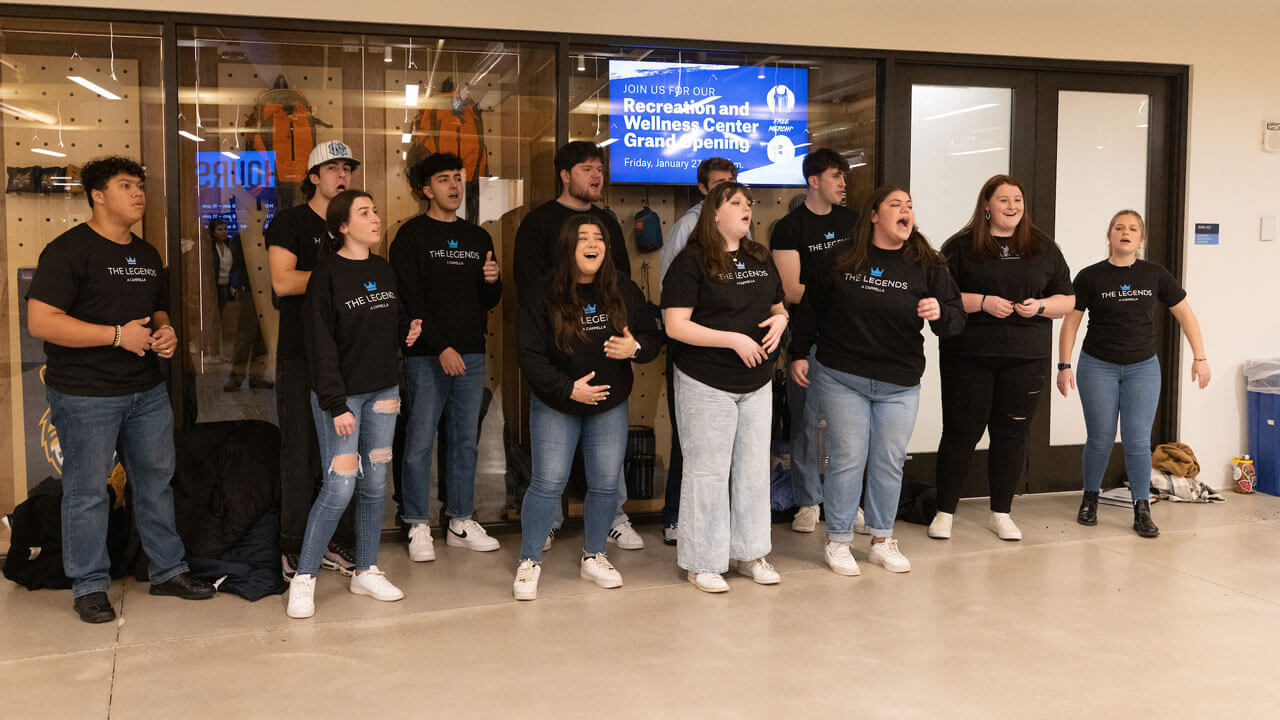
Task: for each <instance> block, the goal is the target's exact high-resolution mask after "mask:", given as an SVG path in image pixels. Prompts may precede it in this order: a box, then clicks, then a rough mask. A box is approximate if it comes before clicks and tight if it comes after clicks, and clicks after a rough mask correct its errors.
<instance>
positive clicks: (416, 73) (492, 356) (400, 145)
mask: <svg viewBox="0 0 1280 720" xmlns="http://www.w3.org/2000/svg"><path fill="white" fill-rule="evenodd" d="M472 55H474V53H441V57H440V58H439V60H438V62H435V63H430V62H428V61H427V58H428V57H431V54H430V53H428V52H423V53H422V54H421V56H420V57H419V61H420V62H418V63H417V64H418V65H419V66H420V67H419V68H417V69H412V68H410V69H406V68H404V67H399V68H390V69H388V70H387V71H386V73H385V75H384V83H385V84H384V85H383V87H385V88H386V92H387V97H388V98H391V99H392V104H391V107H390V108H389V109H388V110H387V132H388V133H389V135H388V137H387V142H386V144H385V145H386V150H385V152H386V167H387V174H388V176H389V181H388V183H387V198H386V200H385V201H384V202H381V203H379V206H380V209H381V210H382V213H383V220H384V222H385V223H386V225H387V226H388V227H389V228H390V229H389V230H388V231H387V233H386V240H387V242H388V243H390V241H392V240H394V239H395V236H396V233H397V232H398V231H399V230H400V226H401V225H403V224H404V223H405V222H406V221H407V220H409V219H410V218H412V217H414V216H415V215H420V214H422V213H424V212H426V211H427V206H428V204H427V201H425V200H421V199H419V198H417V197H415V196H414V194H413V192H412V190H411V189H410V187H409V179H408V176H407V173H408V167H407V159H408V158H407V155H408V151H409V144H408V143H405V142H403V139H404V138H403V136H404V135H405V134H409V135H410V136H412V135H413V132H414V128H415V121H416V119H417V116H418V112H419V111H420V110H423V109H435V108H444V107H448V106H449V105H450V103H451V102H452V95H451V93H444V92H442V91H441V85H442V84H443V82H444V79H445V78H449V79H451V80H453V81H454V82H459V79H457V78H459V77H461V76H458V74H457V65H458V62H459V57H460V56H461V61H462V62H463V64H464V67H465V66H469V65H471V64H472V63H473V62H474V61H475V60H474V58H473V57H471V56H472ZM432 64H435V65H436V66H437V70H436V72H435V73H434V75H433V73H432V72H431V71H430V70H429V69H424V68H429V67H430V66H431V65H432ZM510 64H511V65H512V68H511V69H514V66H515V63H514V62H511V63H510ZM442 68H448V70H442ZM506 69H507V68H504V67H503V65H502V64H500V65H499V66H498V67H497V68H495V69H494V70H492V71H491V72H490V73H488V74H487V78H488V79H487V80H482V81H481V83H480V85H479V86H476V87H471V88H469V89H468V94H467V97H468V98H469V99H470V100H472V101H474V102H475V103H476V106H477V108H478V109H479V111H480V114H481V117H482V118H483V123H484V147H485V154H486V157H487V161H488V166H489V172H490V173H493V174H494V175H497V174H499V173H498V168H499V167H502V166H503V164H504V161H505V164H506V165H507V166H515V167H518V163H519V158H503V157H501V155H500V153H501V152H502V149H503V147H504V143H502V142H499V140H498V139H499V138H502V137H503V131H504V128H505V127H506V126H507V125H508V124H510V125H512V126H514V128H518V127H519V122H518V119H517V113H518V110H517V108H515V107H514V105H515V103H514V94H512V95H511V96H512V103H511V107H495V106H494V105H493V104H492V103H493V102H497V101H499V100H500V97H501V95H502V93H499V92H495V91H494V88H495V86H501V85H502V84H503V82H504V79H503V76H504V70H506ZM406 84H412V85H418V86H419V87H420V88H421V90H420V94H419V96H418V102H417V104H416V105H415V106H414V107H412V108H406V107H405V105H404V97H405V94H404V88H405V85H406ZM513 84H514V83H513ZM515 133H516V130H514V129H513V130H512V131H511V134H513V135H514V134H515ZM516 145H519V143H516ZM464 176H465V171H464ZM467 180H468V181H470V180H471V178H469V177H468V178H467ZM494 182H498V183H503V184H504V186H505V184H507V183H510V182H512V181H511V180H499V179H496V178H495V179H493V180H486V179H481V180H480V183H481V185H482V186H484V185H488V184H491V183H494ZM484 190H485V191H486V192H483V193H481V198H480V212H479V218H478V220H477V218H468V219H469V220H471V221H472V222H477V221H478V222H479V224H480V227H482V228H484V229H485V230H486V231H487V232H488V233H489V235H490V237H492V238H493V250H494V259H495V260H497V261H498V264H499V265H503V264H504V263H503V253H502V251H503V248H504V247H505V245H506V243H504V242H502V240H503V238H502V224H501V222H500V219H501V217H502V215H503V214H504V213H505V212H506V210H508V209H509V208H507V207H506V205H507V203H503V202H501V196H502V194H501V193H492V192H488V190H489V188H488V187H484ZM464 191H468V192H469V191H470V188H465V189H464ZM495 205H496V206H497V207H495ZM466 209H467V203H466V201H465V200H464V202H463V206H462V208H460V209H459V214H460V215H463V216H465V215H466ZM502 282H503V286H504V287H503V292H504V293H505V292H514V288H515V281H514V280H513V279H511V278H509V277H505V276H504V277H503V278H502ZM502 319H503V315H502V304H501V303H499V304H498V305H497V306H496V307H494V308H493V309H492V310H490V311H489V317H488V327H487V329H486V331H485V383H486V384H487V385H488V387H489V388H490V389H491V390H494V391H496V390H497V388H498V387H499V385H500V384H501V383H502Z"/></svg>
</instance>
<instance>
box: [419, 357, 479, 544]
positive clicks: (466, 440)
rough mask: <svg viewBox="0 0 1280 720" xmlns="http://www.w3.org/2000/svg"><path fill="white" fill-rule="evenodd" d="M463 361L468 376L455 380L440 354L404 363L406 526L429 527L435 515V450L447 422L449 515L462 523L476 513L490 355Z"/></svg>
mask: <svg viewBox="0 0 1280 720" xmlns="http://www.w3.org/2000/svg"><path fill="white" fill-rule="evenodd" d="M462 361H463V362H464V363H466V365H467V371H466V372H465V373H463V374H462V375H458V376H456V377H455V376H453V375H450V374H448V373H446V372H445V371H444V368H443V367H441V366H440V357H439V356H438V355H432V356H414V355H410V356H407V357H405V359H404V376H405V377H404V379H405V391H406V395H407V397H406V401H407V402H406V403H405V404H406V406H407V407H406V410H407V418H406V419H407V422H406V423H405V438H404V464H403V466H402V472H401V494H402V496H403V499H404V513H403V517H404V521H405V522H406V523H423V524H426V523H428V522H429V518H430V516H431V449H432V447H434V446H435V442H436V430H437V429H438V428H439V425H440V418H441V417H443V418H444V421H445V427H446V428H448V436H447V444H448V447H444V448H441V449H440V450H441V452H442V453H444V454H445V463H444V478H443V482H444V486H445V508H444V512H445V514H446V515H448V516H449V517H451V518H457V519H458V520H466V519H468V518H470V517H471V515H472V514H473V513H474V512H475V498H476V462H477V460H478V458H479V453H478V452H477V450H476V444H477V443H478V442H479V439H480V405H481V403H482V401H483V400H484V370H485V367H484V353H468V354H466V355H463V356H462ZM441 524H444V519H443V518H441Z"/></svg>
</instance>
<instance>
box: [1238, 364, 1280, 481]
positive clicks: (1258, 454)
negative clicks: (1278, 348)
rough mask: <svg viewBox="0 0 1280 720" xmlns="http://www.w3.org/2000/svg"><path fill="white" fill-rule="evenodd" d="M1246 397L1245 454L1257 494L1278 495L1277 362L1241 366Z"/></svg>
mask: <svg viewBox="0 0 1280 720" xmlns="http://www.w3.org/2000/svg"><path fill="white" fill-rule="evenodd" d="M1244 377H1245V389H1246V390H1248V393H1249V454H1250V455H1252V456H1253V465H1254V468H1255V469H1256V470H1257V472H1258V491H1259V492H1264V493H1267V494H1268V495H1280V424H1278V423H1280V358H1273V359H1268V360H1249V361H1247V362H1245V364H1244Z"/></svg>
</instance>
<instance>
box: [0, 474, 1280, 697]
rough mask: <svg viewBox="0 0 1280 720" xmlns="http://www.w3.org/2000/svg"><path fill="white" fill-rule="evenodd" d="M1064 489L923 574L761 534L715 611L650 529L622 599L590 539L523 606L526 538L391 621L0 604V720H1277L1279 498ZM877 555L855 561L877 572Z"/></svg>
mask: <svg viewBox="0 0 1280 720" xmlns="http://www.w3.org/2000/svg"><path fill="white" fill-rule="evenodd" d="M1076 503H1077V499H1076V496H1074V495H1050V496H1038V497H1031V498H1020V499H1019V500H1018V501H1017V503H1016V504H1015V508H1014V517H1015V519H1017V520H1018V521H1019V523H1020V525H1021V527H1022V530H1023V532H1024V535H1025V537H1026V539H1025V540H1023V541H1022V542H1021V543H1006V542H1002V541H1000V540H998V539H996V538H995V536H994V535H992V534H991V533H990V532H988V531H987V530H986V529H985V526H984V525H983V524H982V521H983V520H984V518H985V514H986V513H985V506H984V504H983V503H982V501H966V502H965V504H964V505H963V506H962V507H961V509H960V512H959V514H958V517H957V522H956V528H955V537H954V539H953V540H950V541H936V540H930V539H929V538H927V537H926V536H925V533H924V528H923V527H921V526H915V525H903V526H900V527H899V529H898V536H899V539H900V542H901V547H902V549H903V551H904V552H905V553H906V554H907V556H908V557H909V558H911V560H912V565H913V568H912V571H911V572H910V573H908V574H905V575H893V574H890V573H887V572H885V571H884V570H883V569H881V568H879V567H876V566H871V565H869V564H866V563H863V572H862V575H861V576H859V577H853V578H847V577H840V576H837V575H835V574H834V573H832V572H830V571H829V570H827V568H826V566H825V564H823V562H822V555H821V551H822V543H823V537H822V535H821V533H817V534H812V535H799V534H796V533H793V532H792V531H791V530H790V528H789V526H787V525H775V526H774V529H773V540H774V552H773V554H772V555H771V559H772V560H773V562H774V564H775V565H776V566H777V568H778V570H779V571H780V572H781V573H782V576H783V579H782V583H781V584H780V585H778V586H775V587H762V586H757V585H754V584H753V583H751V582H750V581H749V580H747V579H746V578H742V577H736V576H731V577H730V578H729V582H730V586H731V588H732V589H731V591H730V592H728V593H726V594H723V595H706V594H703V593H700V592H698V591H697V590H695V589H694V588H693V587H692V586H690V585H689V584H688V583H687V582H684V579H683V576H682V574H681V573H679V572H678V571H677V569H676V566H675V549H674V548H669V547H666V546H664V545H662V544H661V542H660V540H659V538H658V535H657V529H656V528H654V527H646V528H642V529H641V530H642V534H643V535H644V536H645V540H646V542H647V543H648V546H647V547H646V548H645V549H644V550H642V551H632V552H628V551H621V550H614V551H613V552H612V553H611V558H612V559H613V560H614V562H615V564H616V565H617V567H618V568H619V570H620V571H621V572H622V574H623V576H624V578H625V581H626V585H625V586H624V587H622V588H621V589H617V590H600V589H597V588H596V587H595V586H593V585H590V584H588V583H586V582H584V581H582V580H579V579H578V573H577V563H576V560H577V557H578V555H577V552H576V551H577V549H578V544H577V543H578V542H579V541H580V536H577V535H575V534H573V533H569V534H568V537H564V538H561V539H559V540H558V541H557V544H556V546H555V547H554V548H553V549H552V550H551V551H550V552H548V553H547V555H546V557H545V558H544V571H543V575H542V583H541V588H540V595H539V599H538V600H537V601H536V602H532V603H516V602H515V601H513V600H512V599H511V580H512V574H513V570H514V565H515V559H516V552H517V546H518V538H517V537H515V536H502V537H501V540H502V541H503V547H502V549H501V550H500V551H498V552H495V553H490V554H477V553H472V552H468V551H465V550H460V549H458V548H448V547H445V545H444V543H443V542H442V541H439V540H438V541H437V548H438V552H439V555H440V558H439V559H438V560H437V561H435V562H434V563H429V564H422V565H413V564H412V563H410V562H409V561H408V558H407V556H406V554H405V551H404V549H403V547H402V546H400V545H391V544H387V545H384V546H383V548H382V556H381V561H380V564H381V565H382V566H383V568H384V569H385V570H387V571H388V574H389V576H390V577H391V578H392V580H394V581H395V582H397V583H398V584H399V585H400V586H401V587H402V588H404V590H405V592H406V594H407V597H406V598H405V599H404V600H403V601H401V602H397V603H379V602H377V601H374V600H372V599H370V598H365V597H358V596H355V595H351V594H350V593H348V592H347V590H346V583H345V582H344V581H343V579H341V578H339V577H338V576H337V575H335V574H332V573H326V574H325V575H323V576H322V577H321V578H320V580H319V584H318V589H317V612H316V615H315V617H314V618H312V619H309V620H302V621H299V620H290V619H288V618H287V617H286V616H285V613H284V598H283V597H272V598H267V599H265V600H262V601H259V602H257V603H248V602H245V601H244V600H241V599H239V598H237V597H233V596H219V597H217V598H214V599H213V600H210V601H206V602H201V603H188V602H184V601H181V600H175V599H170V598H155V597H151V596H150V595H148V594H147V592H146V587H145V586H139V584H137V583H134V582H117V583H116V584H115V586H114V588H113V590H112V601H113V602H114V603H115V606H116V608H117V610H119V611H120V612H121V619H120V620H119V621H118V622H117V623H114V624H107V625H103V626H90V625H86V624H83V623H81V622H79V621H78V620H77V619H76V617H75V615H74V613H73V611H72V609H71V596H70V593H69V592H53V591H37V592H28V591H27V590H24V589H22V588H19V587H17V586H15V585H13V584H12V583H10V582H7V581H5V582H4V583H3V585H2V586H0V616H2V617H3V623H0V718H77V719H79V718H86V719H96V718H179V717H180V718H205V717H208V718H307V719H308V720H318V719H320V718H357V719H361V718H374V717H377V718H422V717H433V716H439V717H447V718H472V717H478V718H507V717H521V718H544V717H546V718H549V717H556V718H577V717H584V718H586V717H589V718H600V717H610V718H612V717H645V718H664V717H670V718H686V717H699V718H701V717H711V718H737V717H772V718H792V717H850V718H863V717H865V718H1140V717H1141V718H1146V717H1156V718H1274V717H1276V716H1277V714H1278V713H1280V680H1278V679H1277V665H1278V664H1280V499H1277V498H1272V497H1267V496H1261V495H1256V496H1239V495H1233V494H1229V497H1228V502H1227V503H1225V504H1223V505H1215V506H1203V505H1176V504H1172V503H1160V504H1158V505H1157V506H1156V508H1155V511H1154V512H1155V517H1156V520H1157V522H1158V523H1159V524H1160V526H1161V529H1162V531H1163V534H1162V536H1161V537H1160V538H1159V539H1156V540H1142V539H1140V538H1138V537H1137V536H1135V535H1134V534H1133V533H1132V532H1131V531H1130V530H1129V527H1128V526H1129V522H1130V516H1129V514H1128V513H1127V512H1126V511H1124V510H1122V509H1116V508H1105V507H1104V508H1102V509H1101V510H1100V513H1101V523H1100V524H1099V526H1098V527H1095V528H1084V527H1080V526H1078V525H1076V524H1075V522H1074V512H1075V506H1076ZM866 543H867V539H866V538H865V537H859V540H858V544H857V549H856V552H855V555H856V556H857V557H858V558H859V560H862V559H864V558H865V556H866Z"/></svg>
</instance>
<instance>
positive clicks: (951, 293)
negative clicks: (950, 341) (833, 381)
mask: <svg viewBox="0 0 1280 720" xmlns="http://www.w3.org/2000/svg"><path fill="white" fill-rule="evenodd" d="M904 252H905V250H903V249H898V250H883V249H881V248H878V247H872V248H870V251H869V253H868V255H869V258H868V259H869V261H870V263H869V266H868V268H867V271H866V272H863V273H847V272H844V271H843V270H837V269H836V268H834V267H829V266H828V267H823V268H818V269H817V270H816V271H815V272H814V275H813V278H812V280H813V282H811V283H809V284H808V285H806V286H805V290H804V300H802V301H801V302H800V304H799V305H798V306H797V307H796V308H795V312H794V314H793V320H792V330H791V357H793V358H803V357H808V355H809V348H810V347H812V345H813V343H814V342H815V341H816V342H817V344H818V352H817V358H818V361H819V362H821V363H822V364H823V365H826V366H827V367H829V368H832V369H834V370H839V371H840V372H845V373H850V374H852V375H858V376H860V377H865V378H870V379H872V380H880V381H882V382H887V383H893V384H895V385H904V386H907V387H910V386H914V385H917V384H919V382H920V376H921V375H923V374H924V337H923V336H922V335H921V331H922V330H923V329H924V320H922V319H920V316H919V315H918V314H917V312H916V310H917V306H918V305H919V302H920V301H921V300H922V299H924V298H929V297H931V298H937V300H938V305H939V307H940V309H941V311H942V316H941V317H939V318H938V319H937V320H932V321H930V322H929V326H930V327H931V328H932V329H933V332H934V334H935V335H937V336H939V337H949V336H951V335H955V334H956V333H959V332H960V331H961V330H963V329H964V321H965V312H964V304H963V303H962V302H960V291H959V290H958V289H957V288H956V284H955V281H953V280H952V279H951V274H950V273H949V272H947V268H946V266H945V265H927V266H926V265H921V264H919V263H909V262H907V261H906V260H905V259H904V257H903V255H904Z"/></svg>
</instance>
